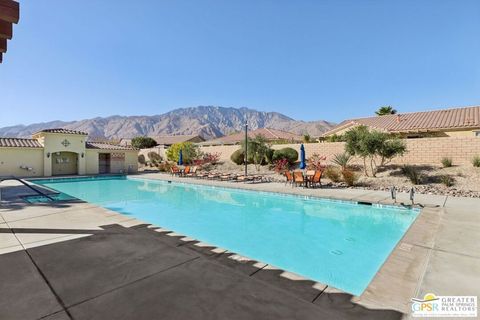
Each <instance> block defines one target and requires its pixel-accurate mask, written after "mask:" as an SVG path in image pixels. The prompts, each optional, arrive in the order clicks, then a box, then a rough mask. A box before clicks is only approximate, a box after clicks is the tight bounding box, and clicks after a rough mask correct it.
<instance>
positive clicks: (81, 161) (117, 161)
mask: <svg viewBox="0 0 480 320" xmlns="http://www.w3.org/2000/svg"><path fill="white" fill-rule="evenodd" d="M87 137H88V134H87V133H85V132H81V131H74V130H68V129H61V128H60V129H46V130H42V131H39V132H37V133H34V134H33V135H32V138H31V139H20V138H0V176H12V175H13V176H17V177H34V176H38V177H40V176H46V177H48V176H57V175H76V174H78V175H83V174H99V173H100V174H102V173H134V172H137V170H138V163H137V159H138V150H136V149H134V148H131V147H123V146H119V145H113V144H107V143H101V142H90V141H87Z"/></svg>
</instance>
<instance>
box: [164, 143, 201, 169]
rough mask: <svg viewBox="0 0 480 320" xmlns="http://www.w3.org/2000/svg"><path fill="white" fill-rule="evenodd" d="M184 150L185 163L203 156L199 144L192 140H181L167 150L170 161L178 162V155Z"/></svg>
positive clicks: (183, 158)
mask: <svg viewBox="0 0 480 320" xmlns="http://www.w3.org/2000/svg"><path fill="white" fill-rule="evenodd" d="M180 149H181V150H182V160H183V163H186V164H190V163H193V160H195V159H198V158H199V157H201V156H202V154H201V152H200V150H199V148H198V146H197V145H196V144H193V143H191V142H181V143H174V144H172V145H171V146H170V147H169V148H168V149H167V151H166V155H167V159H168V160H170V161H174V162H178V156H179V153H180Z"/></svg>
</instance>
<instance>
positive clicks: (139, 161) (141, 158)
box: [138, 154, 145, 164]
mask: <svg viewBox="0 0 480 320" xmlns="http://www.w3.org/2000/svg"><path fill="white" fill-rule="evenodd" d="M138 163H140V164H145V156H144V155H143V154H139V155H138Z"/></svg>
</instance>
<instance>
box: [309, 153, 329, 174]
mask: <svg viewBox="0 0 480 320" xmlns="http://www.w3.org/2000/svg"><path fill="white" fill-rule="evenodd" d="M326 159H327V157H325V156H321V155H319V154H318V153H314V154H312V156H311V157H310V158H308V159H307V168H308V169H312V170H321V169H323V168H325V164H324V163H323V162H324V161H325V160H326Z"/></svg>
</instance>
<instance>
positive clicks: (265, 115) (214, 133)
mask: <svg viewBox="0 0 480 320" xmlns="http://www.w3.org/2000/svg"><path fill="white" fill-rule="evenodd" d="M245 120H247V121H248V125H249V128H250V129H251V130H254V129H257V128H264V127H266V128H273V129H278V130H284V131H290V132H293V133H297V134H299V135H300V134H305V133H308V134H310V135H311V136H313V137H315V136H319V135H320V134H321V133H322V132H324V131H326V130H328V129H330V128H332V127H333V125H334V124H333V123H330V122H327V121H324V120H319V121H310V122H305V121H298V120H294V119H292V118H289V117H287V116H285V115H283V114H281V113H278V112H263V111H257V110H252V109H248V108H238V109H237V108H224V107H213V106H199V107H193V108H181V109H175V110H172V111H170V112H167V113H165V114H162V115H155V116H128V117H127V116H111V117H106V118H93V119H86V120H80V121H70V122H65V121H52V122H45V123H36V124H31V125H17V126H11V127H4V128H0V137H30V136H31V134H32V133H34V132H37V131H39V130H42V129H48V128H58V127H62V128H68V129H73V130H80V131H85V132H88V134H89V135H90V137H99V138H109V139H113V138H131V137H135V136H140V135H148V136H156V135H173V134H200V135H202V136H203V137H204V138H206V139H211V138H217V137H220V136H223V135H226V134H230V133H233V132H236V131H240V130H242V129H243V124H244V123H245Z"/></svg>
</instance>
